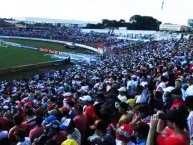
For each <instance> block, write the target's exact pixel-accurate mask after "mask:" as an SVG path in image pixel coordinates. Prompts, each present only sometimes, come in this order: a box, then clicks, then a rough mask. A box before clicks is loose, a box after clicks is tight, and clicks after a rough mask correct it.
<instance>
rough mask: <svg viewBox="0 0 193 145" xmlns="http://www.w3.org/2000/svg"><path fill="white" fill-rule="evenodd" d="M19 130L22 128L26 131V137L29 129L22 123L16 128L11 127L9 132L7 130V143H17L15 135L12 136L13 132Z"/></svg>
mask: <svg viewBox="0 0 193 145" xmlns="http://www.w3.org/2000/svg"><path fill="white" fill-rule="evenodd" d="M19 128H22V129H24V130H25V131H26V133H27V135H28V134H29V127H28V125H27V124H26V123H22V124H20V125H17V126H14V127H12V128H11V129H10V130H9V135H8V138H9V141H10V143H17V140H16V138H15V135H14V132H15V131H16V130H17V129H19Z"/></svg>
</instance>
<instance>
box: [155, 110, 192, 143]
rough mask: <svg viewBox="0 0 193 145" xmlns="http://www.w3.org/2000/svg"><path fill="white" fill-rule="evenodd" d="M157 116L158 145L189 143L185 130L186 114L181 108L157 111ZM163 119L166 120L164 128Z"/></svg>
mask: <svg viewBox="0 0 193 145" xmlns="http://www.w3.org/2000/svg"><path fill="white" fill-rule="evenodd" d="M158 118H159V122H158V125H157V132H158V133H160V135H158V137H157V142H158V145H189V138H188V134H187V132H186V130H185V128H186V126H187V122H186V115H185V112H184V109H183V108H178V109H173V110H170V111H169V112H168V113H159V114H158ZM164 121H167V127H166V128H164Z"/></svg>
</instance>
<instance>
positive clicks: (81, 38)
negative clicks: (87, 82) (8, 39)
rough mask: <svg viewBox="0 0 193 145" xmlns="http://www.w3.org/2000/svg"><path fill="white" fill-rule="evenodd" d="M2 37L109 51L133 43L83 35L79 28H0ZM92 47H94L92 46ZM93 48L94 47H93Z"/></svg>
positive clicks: (96, 34) (106, 35)
mask: <svg viewBox="0 0 193 145" xmlns="http://www.w3.org/2000/svg"><path fill="white" fill-rule="evenodd" d="M0 35H2V36H22V37H33V38H45V39H59V40H65V41H70V42H75V43H83V44H85V43H86V44H88V43H91V42H94V43H102V44H103V47H108V48H111V49H120V48H127V47H129V46H131V45H133V43H134V42H135V41H132V40H126V39H117V36H116V35H115V34H112V33H111V34H110V33H99V32H94V31H91V32H89V33H83V32H82V31H81V29H80V28H53V29H35V28H34V29H19V28H17V29H16V28H0ZM93 46H94V45H93ZM94 47H95V46H94Z"/></svg>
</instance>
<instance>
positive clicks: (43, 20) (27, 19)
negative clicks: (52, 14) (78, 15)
mask: <svg viewBox="0 0 193 145" xmlns="http://www.w3.org/2000/svg"><path fill="white" fill-rule="evenodd" d="M15 20H16V21H25V22H30V23H37V22H38V23H65V24H88V23H91V24H97V23H99V22H93V21H79V20H63V19H50V18H36V17H17V18H15Z"/></svg>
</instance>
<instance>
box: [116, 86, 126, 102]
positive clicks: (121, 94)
mask: <svg viewBox="0 0 193 145" xmlns="http://www.w3.org/2000/svg"><path fill="white" fill-rule="evenodd" d="M118 91H119V95H118V96H117V98H118V99H119V100H120V101H121V102H125V103H126V102H127V97H126V95H125V93H126V91H127V90H126V88H125V87H121V88H119V89H118Z"/></svg>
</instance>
